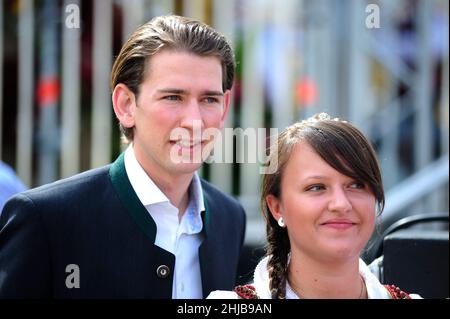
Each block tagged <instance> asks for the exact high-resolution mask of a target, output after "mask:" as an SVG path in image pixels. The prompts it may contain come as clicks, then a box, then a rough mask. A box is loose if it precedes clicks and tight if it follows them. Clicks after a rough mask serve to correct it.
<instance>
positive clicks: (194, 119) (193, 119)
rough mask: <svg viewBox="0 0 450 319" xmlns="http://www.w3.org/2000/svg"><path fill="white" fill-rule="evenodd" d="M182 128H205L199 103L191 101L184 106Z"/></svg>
mask: <svg viewBox="0 0 450 319" xmlns="http://www.w3.org/2000/svg"><path fill="white" fill-rule="evenodd" d="M180 126H181V127H184V128H188V129H194V128H203V118H202V113H201V109H200V104H199V103H198V102H197V101H189V103H187V104H186V105H185V106H184V109H183V114H182V118H181V123H180Z"/></svg>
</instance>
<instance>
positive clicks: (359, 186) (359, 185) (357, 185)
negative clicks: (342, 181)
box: [350, 182, 366, 189]
mask: <svg viewBox="0 0 450 319" xmlns="http://www.w3.org/2000/svg"><path fill="white" fill-rule="evenodd" d="M365 187H366V186H365V185H364V183H361V182H354V183H352V184H351V185H350V188H354V189H364V188H365Z"/></svg>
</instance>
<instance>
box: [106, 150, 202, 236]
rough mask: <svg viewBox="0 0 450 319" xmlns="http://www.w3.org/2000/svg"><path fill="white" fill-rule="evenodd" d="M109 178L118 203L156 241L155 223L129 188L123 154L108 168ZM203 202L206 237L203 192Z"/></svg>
mask: <svg viewBox="0 0 450 319" xmlns="http://www.w3.org/2000/svg"><path fill="white" fill-rule="evenodd" d="M109 176H110V178H111V182H112V185H113V187H114V189H115V190H116V193H117V195H118V196H119V199H120V201H121V202H122V204H123V205H124V207H125V208H126V210H127V211H128V213H129V214H130V215H131V217H132V218H133V220H134V221H135V222H136V224H137V225H138V226H139V228H141V230H142V231H143V232H144V233H145V235H147V237H148V238H150V239H151V241H152V242H153V243H154V242H155V239H156V223H155V221H154V220H153V218H152V217H151V215H150V214H149V213H148V211H147V209H146V208H145V206H144V205H142V203H141V201H140V200H139V198H138V196H137V195H136V192H135V191H134V189H133V186H131V183H130V180H129V179H128V175H127V172H126V170H125V156H124V153H122V154H120V156H119V157H118V158H117V159H116V161H115V162H114V163H112V164H111V167H110V168H109ZM203 189H204V188H203ZM203 202H204V204H205V211H203V212H202V213H201V216H202V219H203V230H204V234H205V237H206V236H207V229H208V225H209V217H210V216H209V213H208V211H209V209H208V201H207V200H206V194H205V192H203Z"/></svg>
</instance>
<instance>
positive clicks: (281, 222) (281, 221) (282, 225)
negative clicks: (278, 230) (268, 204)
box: [278, 217, 286, 227]
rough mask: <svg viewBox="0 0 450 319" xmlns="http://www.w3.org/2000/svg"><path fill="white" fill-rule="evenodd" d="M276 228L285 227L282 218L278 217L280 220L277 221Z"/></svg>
mask: <svg viewBox="0 0 450 319" xmlns="http://www.w3.org/2000/svg"><path fill="white" fill-rule="evenodd" d="M278 226H280V227H285V226H286V225H285V224H284V220H283V217H280V219H278Z"/></svg>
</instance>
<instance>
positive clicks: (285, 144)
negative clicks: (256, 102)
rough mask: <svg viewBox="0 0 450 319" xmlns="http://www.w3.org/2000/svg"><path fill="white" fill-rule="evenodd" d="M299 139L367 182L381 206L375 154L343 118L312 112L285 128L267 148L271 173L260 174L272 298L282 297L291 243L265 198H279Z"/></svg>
mask: <svg viewBox="0 0 450 319" xmlns="http://www.w3.org/2000/svg"><path fill="white" fill-rule="evenodd" d="M300 142H306V143H308V145H309V146H311V147H312V148H313V149H314V150H315V152H317V154H318V155H319V156H320V157H321V158H322V159H323V160H324V161H325V162H327V163H328V164H329V165H330V166H331V167H333V168H334V169H336V170H337V171H339V172H340V173H342V174H344V175H346V176H349V177H351V178H354V179H355V180H357V181H360V182H363V183H365V184H366V185H368V187H369V188H370V190H371V191H372V193H373V194H374V196H375V198H376V201H377V206H378V207H377V208H378V209H377V211H378V214H381V212H382V211H383V208H384V189H383V183H382V179H381V171H380V167H379V164H378V160H377V157H376V153H375V151H374V149H373V147H372V146H371V144H370V142H369V141H368V140H367V139H366V137H365V136H364V135H363V133H362V132H361V131H360V130H358V129H357V128H356V127H354V126H353V125H351V124H350V123H348V122H346V121H343V120H340V119H337V118H334V119H331V118H330V116H329V115H328V114H326V113H320V114H316V115H314V116H313V117H311V118H309V119H307V120H304V121H302V122H299V123H295V124H293V125H291V126H289V127H287V128H286V129H285V130H284V131H283V132H282V133H281V134H280V135H279V136H278V138H277V141H276V143H275V144H274V145H273V146H272V148H271V150H270V154H269V158H268V163H269V165H270V163H271V161H275V159H276V160H277V161H278V167H277V169H276V171H275V172H274V173H273V174H266V175H264V177H263V180H262V190H261V201H260V203H261V211H262V214H263V216H264V218H265V220H266V236H267V251H266V255H267V256H269V260H268V265H267V266H268V272H269V278H270V283H269V286H270V290H271V294H272V298H273V299H284V298H285V297H286V280H287V273H288V263H289V255H290V250H291V246H290V242H289V237H288V229H287V227H280V226H278V223H277V221H276V220H275V218H274V217H273V216H272V214H271V213H270V210H269V207H268V205H267V201H266V197H267V196H268V195H269V194H272V195H274V196H276V197H277V198H280V196H281V193H282V191H283V190H282V189H281V179H282V176H283V172H284V169H285V167H286V165H287V163H288V161H289V158H290V156H291V153H292V150H293V149H294V147H295V146H296V145H297V144H298V143H300ZM275 156H276V157H275ZM275 162H276V161H275ZM298 169H299V170H301V169H302V168H301V167H299V168H298Z"/></svg>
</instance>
